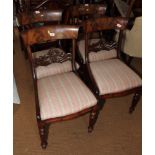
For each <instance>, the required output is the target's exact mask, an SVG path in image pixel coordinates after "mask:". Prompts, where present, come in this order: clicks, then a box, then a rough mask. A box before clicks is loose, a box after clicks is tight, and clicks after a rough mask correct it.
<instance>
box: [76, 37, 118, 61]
mask: <svg viewBox="0 0 155 155" xmlns="http://www.w3.org/2000/svg"><path fill="white" fill-rule="evenodd" d="M98 41H99V39H91V40H90V44H92V43H96V42H98ZM78 48H79V52H80V54H81V56H82V58H83V61H84V63H85V40H81V41H79V42H78ZM116 57H117V52H116V50H115V49H112V50H109V51H106V50H101V51H99V52H91V53H89V60H90V62H94V61H99V60H105V59H111V58H116Z"/></svg>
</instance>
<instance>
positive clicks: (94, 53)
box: [84, 17, 142, 113]
mask: <svg viewBox="0 0 155 155" xmlns="http://www.w3.org/2000/svg"><path fill="white" fill-rule="evenodd" d="M127 26H128V20H127V18H123V17H103V18H96V19H94V20H87V21H85V22H84V31H85V47H84V48H85V66H86V70H87V74H88V75H89V76H88V75H85V76H87V77H89V82H90V87H91V88H92V90H93V92H94V94H95V95H96V96H98V99H99V100H102V101H105V100H106V99H107V98H111V97H118V96H124V95H127V94H130V93H134V97H133V100H132V104H131V106H130V108H129V112H130V113H132V112H133V111H134V109H135V107H136V105H137V103H138V100H139V99H140V96H141V87H142V86H141V85H142V81H141V78H140V77H139V76H138V75H137V74H136V73H135V72H134V71H133V70H132V69H131V68H129V67H128V66H127V65H126V64H124V63H123V61H121V56H120V48H121V42H122V36H121V35H120V36H119V40H118V43H116V44H115V46H110V45H111V43H107V42H106V41H104V40H102V41H100V42H99V43H96V44H95V43H94V44H93V45H92V44H91V45H90V40H89V35H90V34H91V33H92V32H96V31H103V30H110V29H117V30H119V31H120V32H121V31H122V30H124V29H126V28H127ZM120 34H121V33H120ZM111 47H113V48H114V49H112V48H111ZM103 103H104V102H102V104H103ZM102 106H103V105H102Z"/></svg>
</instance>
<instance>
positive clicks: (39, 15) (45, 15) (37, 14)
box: [18, 10, 63, 26]
mask: <svg viewBox="0 0 155 155" xmlns="http://www.w3.org/2000/svg"><path fill="white" fill-rule="evenodd" d="M62 12H63V11H62V10H35V11H32V12H23V13H21V14H19V16H18V22H19V25H20V26H30V25H31V24H34V23H40V22H43V23H48V22H49V23H51V22H52V23H60V22H61V20H62Z"/></svg>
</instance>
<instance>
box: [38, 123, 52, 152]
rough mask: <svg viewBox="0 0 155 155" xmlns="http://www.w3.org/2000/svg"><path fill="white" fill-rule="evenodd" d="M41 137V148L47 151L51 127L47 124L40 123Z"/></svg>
mask: <svg viewBox="0 0 155 155" xmlns="http://www.w3.org/2000/svg"><path fill="white" fill-rule="evenodd" d="M38 128H39V135H40V139H41V147H42V148H43V149H46V147H47V144H48V143H47V138H48V129H49V125H48V124H45V123H38Z"/></svg>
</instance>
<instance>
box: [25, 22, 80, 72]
mask: <svg viewBox="0 0 155 155" xmlns="http://www.w3.org/2000/svg"><path fill="white" fill-rule="evenodd" d="M78 30H79V28H78V27H77V26H73V25H51V26H43V27H37V28H32V29H30V30H28V31H25V32H23V33H22V38H23V40H24V44H25V46H26V47H27V49H28V54H29V59H30V61H31V64H32V65H34V68H35V67H37V66H47V65H49V64H51V63H62V62H64V61H67V60H71V62H72V70H73V71H76V67H75V48H76V39H77V37H78ZM62 39H70V40H72V48H71V49H72V53H65V52H64V50H62V49H60V50H58V49H57V48H53V47H52V48H50V50H49V51H48V53H46V55H45V56H43V57H40V58H39V59H38V60H37V61H36V60H35V59H33V57H32V51H31V46H32V45H34V44H41V43H45V42H53V41H57V40H62Z"/></svg>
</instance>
